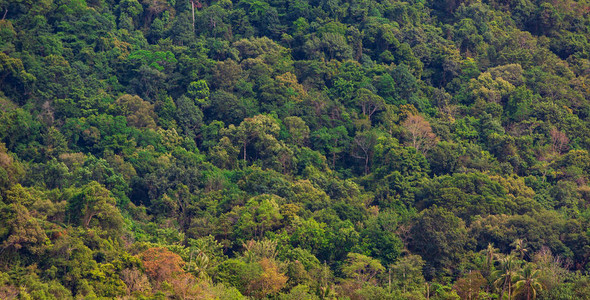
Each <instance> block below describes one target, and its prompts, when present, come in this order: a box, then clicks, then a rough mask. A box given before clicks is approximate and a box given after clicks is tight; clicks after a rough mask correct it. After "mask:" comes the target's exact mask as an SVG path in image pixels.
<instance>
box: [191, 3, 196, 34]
mask: <svg viewBox="0 0 590 300" xmlns="http://www.w3.org/2000/svg"><path fill="white" fill-rule="evenodd" d="M191 8H192V10H193V31H195V2H194V1H192V0H191Z"/></svg>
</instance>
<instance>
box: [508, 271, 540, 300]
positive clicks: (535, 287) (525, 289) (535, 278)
mask: <svg viewBox="0 0 590 300" xmlns="http://www.w3.org/2000/svg"><path fill="white" fill-rule="evenodd" d="M539 275H540V272H539V270H538V269H536V268H533V267H532V266H531V265H526V266H525V267H524V268H523V269H522V270H520V271H519V272H518V275H517V276H516V278H517V281H516V284H515V291H516V292H517V293H524V294H525V295H526V299H527V300H531V299H536V298H537V291H541V290H543V285H542V284H541V282H540V279H539ZM531 297H532V298H531Z"/></svg>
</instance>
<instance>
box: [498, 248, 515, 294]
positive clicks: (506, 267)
mask: <svg viewBox="0 0 590 300" xmlns="http://www.w3.org/2000/svg"><path fill="white" fill-rule="evenodd" d="M519 265H520V262H519V261H518V260H516V259H514V256H512V255H508V256H506V257H503V258H501V259H500V269H499V270H497V271H495V272H494V273H493V275H495V277H497V278H498V279H496V281H495V282H494V283H495V284H496V285H497V286H499V285H502V292H501V293H500V299H504V292H505V291H506V287H508V299H511V298H512V281H513V280H514V277H515V276H516V270H517V269H518V267H519Z"/></svg>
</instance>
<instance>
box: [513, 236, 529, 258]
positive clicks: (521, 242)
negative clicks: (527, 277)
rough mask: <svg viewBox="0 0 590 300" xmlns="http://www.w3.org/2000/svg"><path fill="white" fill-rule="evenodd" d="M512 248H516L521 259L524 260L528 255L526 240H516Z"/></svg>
mask: <svg viewBox="0 0 590 300" xmlns="http://www.w3.org/2000/svg"><path fill="white" fill-rule="evenodd" d="M510 246H513V247H514V251H516V252H518V253H519V254H520V259H524V256H525V255H526V253H527V251H528V250H527V249H526V248H525V247H524V240H523V239H516V240H514V242H512V244H510Z"/></svg>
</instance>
